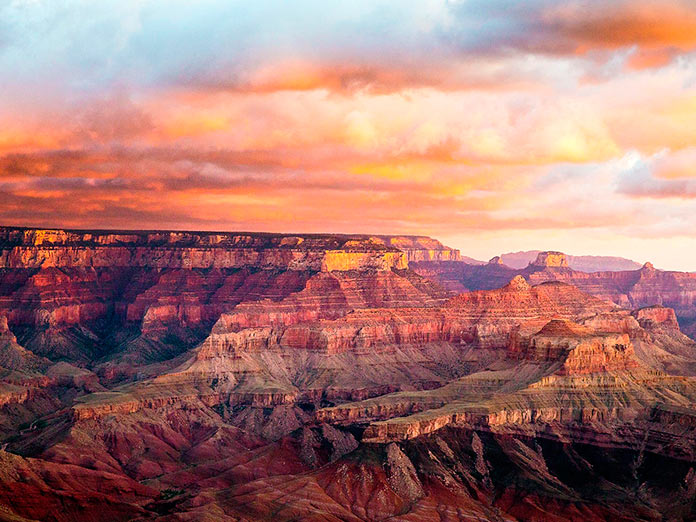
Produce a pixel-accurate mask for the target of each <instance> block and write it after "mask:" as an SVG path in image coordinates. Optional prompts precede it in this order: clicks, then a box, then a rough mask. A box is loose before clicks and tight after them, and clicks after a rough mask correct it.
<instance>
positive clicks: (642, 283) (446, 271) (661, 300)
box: [411, 252, 696, 335]
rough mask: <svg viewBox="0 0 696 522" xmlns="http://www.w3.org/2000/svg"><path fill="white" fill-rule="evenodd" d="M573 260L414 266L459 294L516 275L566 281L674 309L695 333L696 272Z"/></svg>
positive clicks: (622, 301) (552, 257)
mask: <svg viewBox="0 0 696 522" xmlns="http://www.w3.org/2000/svg"><path fill="white" fill-rule="evenodd" d="M569 259H570V258H569V256H564V255H563V254H561V253H559V252H540V253H538V254H537V257H536V258H535V259H534V260H533V261H532V262H530V263H529V265H528V266H526V267H525V268H520V269H513V268H511V267H509V266H507V265H500V264H497V263H492V264H491V263H489V264H488V265H481V266H480V265H469V264H466V263H462V262H421V263H412V264H411V268H413V269H414V270H415V271H416V272H417V273H419V274H421V275H422V276H424V277H427V278H429V279H432V280H435V281H439V282H440V283H441V284H442V285H443V286H445V287H446V288H448V289H450V290H451V291H455V292H464V291H470V290H483V289H492V288H498V287H500V286H502V285H504V284H505V283H506V282H507V281H510V280H511V279H512V278H513V277H515V276H516V275H522V276H524V277H525V278H526V279H527V280H528V281H529V282H530V283H532V284H538V283H541V282H544V281H563V282H565V283H568V284H572V285H574V286H577V287H578V288H580V289H581V290H583V291H584V292H587V293H589V294H592V295H595V296H597V297H599V298H601V299H605V300H610V301H613V302H614V303H616V304H617V305H619V306H624V307H629V308H642V307H646V306H652V305H664V306H667V307H671V308H673V309H674V311H675V312H676V315H677V319H678V321H679V324H680V325H681V327H682V329H683V330H684V332H686V333H688V334H690V335H695V334H696V272H694V273H688V272H674V271H663V270H658V269H656V268H655V267H654V266H653V265H652V264H651V263H645V265H643V266H642V267H641V268H639V269H635V270H624V271H617V272H609V271H603V272H594V273H587V272H581V271H578V270H574V269H573V268H571V267H570V261H569Z"/></svg>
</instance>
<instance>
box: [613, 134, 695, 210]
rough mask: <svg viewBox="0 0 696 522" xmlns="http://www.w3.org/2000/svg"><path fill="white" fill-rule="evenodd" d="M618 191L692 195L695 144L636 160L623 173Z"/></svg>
mask: <svg viewBox="0 0 696 522" xmlns="http://www.w3.org/2000/svg"><path fill="white" fill-rule="evenodd" d="M618 191H619V192H620V193H622V194H626V195H629V196H631V197H639V198H652V199H662V198H678V199H696V147H690V148H687V149H682V150H678V151H669V150H665V151H662V152H660V153H658V154H656V155H654V156H652V157H650V158H647V159H645V160H642V161H639V162H637V163H636V164H635V165H634V166H633V167H632V168H631V169H629V170H627V171H626V172H625V173H624V175H623V177H622V179H621V181H620V183H619V186H618Z"/></svg>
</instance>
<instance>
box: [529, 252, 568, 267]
mask: <svg viewBox="0 0 696 522" xmlns="http://www.w3.org/2000/svg"><path fill="white" fill-rule="evenodd" d="M529 265H530V266H533V267H544V268H568V258H567V257H566V255H565V254H564V253H563V252H539V255H537V257H536V259H535V260H534V261H532V262H531V263H530V264H529Z"/></svg>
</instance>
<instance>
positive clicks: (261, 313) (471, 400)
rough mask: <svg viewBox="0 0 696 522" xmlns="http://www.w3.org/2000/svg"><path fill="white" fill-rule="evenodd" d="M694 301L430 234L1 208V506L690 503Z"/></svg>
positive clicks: (23, 515)
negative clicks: (106, 221) (42, 220)
mask: <svg viewBox="0 0 696 522" xmlns="http://www.w3.org/2000/svg"><path fill="white" fill-rule="evenodd" d="M695 299H696V274H690V273H680V272H666V271H661V270H656V269H655V268H654V267H652V265H650V264H646V265H645V266H643V267H642V268H638V269H633V270H623V271H599V272H581V271H579V270H575V269H573V268H571V267H570V264H569V262H568V258H567V256H565V254H563V253H560V252H539V253H538V254H537V256H536V258H535V259H533V260H532V261H531V262H530V263H529V264H528V265H527V266H525V267H523V268H512V267H509V266H507V265H505V264H504V262H503V259H502V258H494V259H493V260H491V262H489V263H487V264H476V263H475V262H472V261H471V260H470V258H467V257H466V256H462V255H461V253H460V252H459V251H458V250H456V249H452V248H448V247H447V246H445V245H443V244H442V243H440V242H439V241H437V240H434V239H431V238H428V237H421V236H396V235H394V236H389V235H339V234H333V235H329V234H271V233H252V232H249V233H245V232H234V233H227V232H179V231H109V230H104V231H97V230H91V231H80V230H43V229H23V228H16V227H0V520H8V521H10V520H11V521H27V520H54V521H70V520H94V521H102V520H103V521H114V520H138V521H145V520H161V521H193V520H225V521H227V520H229V521H238V520H267V519H269V518H273V519H275V520H328V521H330V520H351V521H353V520H354V521H359V520H387V519H389V520H413V521H419V520H437V521H441V520H494V521H515V520H525V521H527V520H529V521H541V520H544V521H545V520H550V521H569V520H578V521H579V520H590V521H591V520H598V521H599V520H625V521H638V520H651V521H652V520H655V521H657V520H693V519H694V518H696V471H695V468H696V341H694V340H693V336H694V334H695V333H696V329H695V328H694V324H695V322H696V305H695V304H694V300H695ZM689 335H691V337H690V336H689Z"/></svg>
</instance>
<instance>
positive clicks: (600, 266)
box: [500, 250, 641, 272]
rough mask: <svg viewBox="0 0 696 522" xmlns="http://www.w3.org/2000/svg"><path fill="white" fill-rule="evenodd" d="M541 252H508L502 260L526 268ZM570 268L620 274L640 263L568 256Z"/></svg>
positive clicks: (614, 258) (595, 257) (635, 267)
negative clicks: (619, 272)
mask: <svg viewBox="0 0 696 522" xmlns="http://www.w3.org/2000/svg"><path fill="white" fill-rule="evenodd" d="M540 252H541V250H526V251H524V252H508V253H507V254H502V255H501V256H500V258H501V259H502V261H503V264H505V265H507V266H509V267H510V268H517V269H520V268H526V267H527V265H529V263H532V262H533V261H534V260H535V259H536V258H537V256H538V255H539V253H540ZM566 257H567V259H568V266H570V268H572V269H573V270H579V271H581V272H618V271H622V270H638V269H639V268H640V267H641V264H640V263H636V262H635V261H633V260H631V259H626V258H624V257H613V256H566Z"/></svg>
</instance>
